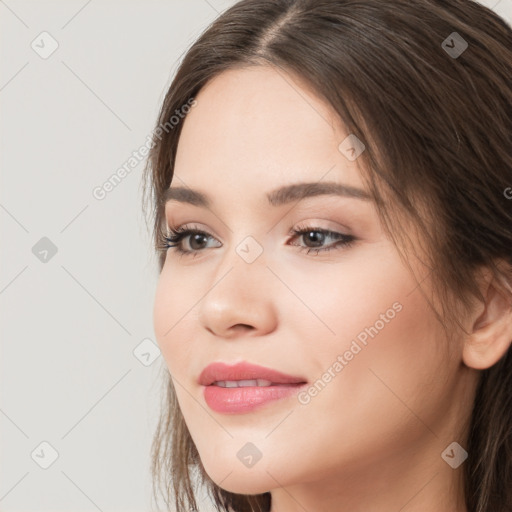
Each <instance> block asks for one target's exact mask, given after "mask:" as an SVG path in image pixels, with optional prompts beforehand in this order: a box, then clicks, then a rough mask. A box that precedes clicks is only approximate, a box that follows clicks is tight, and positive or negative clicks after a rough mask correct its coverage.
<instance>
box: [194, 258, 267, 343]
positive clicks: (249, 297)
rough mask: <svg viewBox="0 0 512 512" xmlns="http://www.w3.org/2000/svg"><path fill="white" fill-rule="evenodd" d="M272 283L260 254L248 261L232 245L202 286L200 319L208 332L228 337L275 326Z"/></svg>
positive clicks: (252, 333)
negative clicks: (212, 274) (211, 275)
mask: <svg viewBox="0 0 512 512" xmlns="http://www.w3.org/2000/svg"><path fill="white" fill-rule="evenodd" d="M275 286H276V279H275V276H274V275H273V274H272V272H270V270H269V269H268V268H267V267H266V264H265V260H264V257H263V254H262V255H261V256H260V257H259V258H258V259H256V260H255V261H253V262H251V263H248V262H246V261H244V259H243V258H242V257H240V255H239V254H238V253H237V252H236V251H235V250H234V249H232V250H230V253H229V254H226V257H225V258H223V260H222V263H221V264H219V266H218V267H217V269H216V272H215V273H214V276H213V277H212V280H211V281H210V282H209V283H208V284H207V285H206V286H205V294H206V295H205V296H204V298H203V300H202V301H201V303H200V305H199V321H200V323H201V325H202V326H203V328H205V329H206V330H208V331H209V332H210V333H212V334H214V335H216V336H219V337H223V338H228V339H232V338H238V337H240V336H247V335H250V336H261V335H264V334H268V333H269V332H272V331H273V330H274V329H275V328H276V320H277V312H276V303H275V298H276V294H275V293H272V289H273V288H275Z"/></svg>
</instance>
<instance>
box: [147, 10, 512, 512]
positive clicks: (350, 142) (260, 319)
mask: <svg viewBox="0 0 512 512" xmlns="http://www.w3.org/2000/svg"><path fill="white" fill-rule="evenodd" d="M145 185H146V191H147V190H148V189H149V190H150V191H151V197H150V199H151V202H152V206H153V208H152V215H153V216H154V217H153V219H154V240H155V247H156V249H157V251H158V254H159V282H158V286H157V290H156V297H155V306H154V326H155V335H156V338H157V341H158V343H159V346H160V348H161V350H162V355H163V358H164V361H165V366H166V368H165V369H166V370H168V372H167V371H166V375H165V379H166V380H165V386H166V389H167V395H166V397H165V403H164V405H163V408H162V415H161V419H160V422H159V425H158V430H157V432H156V433H155V440H154V444H153V464H152V470H153V475H154V482H155V488H156V487H157V486H158V489H159V491H160V492H162V494H163V495H164V498H165V500H166V504H167V505H168V506H170V503H171V501H172V502H173V504H174V507H175V508H176V510H177V511H178V512H185V511H189V510H191V509H193V510H196V509H197V508H198V507H202V506H203V504H202V503H200V500H199V499H198V494H197V489H196V485H197V484H198V483H199V482H203V483H204V484H206V488H207V489H208V490H209V491H210V495H211V496H212V498H213V500H214V502H215V504H216V506H217V509H218V510H221V511H236V512H246V511H267V512H268V511H271V512H295V511H308V512H348V511H350V512H362V511H365V512H369V511H372V512H377V511H378V512H398V511H403V512H506V511H509V512H510V511H511V510H512V354H511V349H510V345H511V342H512V288H511V283H512V30H511V28H510V27H509V26H508V25H507V24H506V23H505V22H504V21H503V20H502V19H501V18H500V17H498V16H497V15H496V14H495V13H493V12H492V11H491V10H489V9H487V8H485V7H483V6H482V5H480V4H477V3H474V2H472V1H468V0H443V1H441V0H395V1H389V2H383V1H380V0H243V1H241V2H239V3H237V4H236V5H235V6H233V7H232V8H231V9H229V10H227V11H226V12H224V13H223V14H222V15H221V16H220V17H219V18H218V19H217V20H216V21H215V22H214V23H213V24H212V25H211V26H210V27H209V28H208V29H207V30H206V31H205V32H204V34H203V35H202V36H201V37H200V38H199V39H198V41H197V42H196V43H195V44H194V45H193V46H192V47H191V48H190V49H189V51H188V52H187V54H186V55H185V57H184V59H183V61H182V63H181V65H180V67H179V69H178V71H177V74H176V76H175V78H174V80H173V82H172V84H171V86H170V88H169V91H168V93H167V95H166V97H165V100H164V102H163V106H162V109H161V113H160V116H159V119H158V123H157V126H156V128H155V131H154V146H153V147H152V149H151V153H150V155H149V160H148V166H147V168H146V174H145ZM155 495H156V492H155Z"/></svg>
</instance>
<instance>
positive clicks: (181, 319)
mask: <svg viewBox="0 0 512 512" xmlns="http://www.w3.org/2000/svg"><path fill="white" fill-rule="evenodd" d="M179 275H180V273H179V271H175V270H174V271H170V269H169V268H166V267H165V266H164V269H163V270H162V272H161V274H160V277H159V279H158V283H157V287H156V292H155V297H154V305H153V326H154V330H155V336H156V340H157V342H158V346H159V348H160V350H161V352H162V356H163V358H164V360H165V362H166V364H167V367H168V369H169V371H170V372H171V373H172V374H173V375H174V374H175V372H176V371H178V372H179V369H181V371H182V372H183V371H184V370H185V369H186V366H183V364H184V363H185V362H186V361H187V360H188V358H189V357H190V354H189V352H190V350H191V348H192V344H191V343H188V342H187V339H188V338H189V337H190V334H189V333H190V329H191V322H194V309H193V308H192V306H193V304H194V303H195V302H197V300H198V299H197V298H196V299H195V300H194V297H193V296H192V295H193V293H192V292H190V290H191V287H190V286H187V284H185V283H183V282H181V281H180V278H179ZM189 284H190V283H189ZM195 295H197V296H198V297H199V296H200V295H198V294H197V293H196V294H195Z"/></svg>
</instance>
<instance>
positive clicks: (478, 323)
mask: <svg viewBox="0 0 512 512" xmlns="http://www.w3.org/2000/svg"><path fill="white" fill-rule="evenodd" d="M484 296H485V297H486V301H485V305H484V309H483V311H482V312H481V313H480V314H478V315H477V316H476V318H475V319H474V320H473V325H472V326H471V331H470V334H469V336H468V337H467V338H466V340H465V342H464V348H463V352H462V359H463V361H464V364H466V366H469V367H470V368H474V369H476V370H485V369H487V368H490V367H491V366H493V365H494V364H495V363H497V362H498V361H499V360H500V359H501V358H502V357H503V356H504V355H505V354H506V352H507V350H509V349H510V346H511V344H512V303H511V299H510V295H507V294H506V292H505V291H502V288H501V287H499V286H496V283H495V281H492V282H491V283H489V285H488V288H487V293H486V294H484ZM481 309H482V308H481V306H480V308H479V311H481Z"/></svg>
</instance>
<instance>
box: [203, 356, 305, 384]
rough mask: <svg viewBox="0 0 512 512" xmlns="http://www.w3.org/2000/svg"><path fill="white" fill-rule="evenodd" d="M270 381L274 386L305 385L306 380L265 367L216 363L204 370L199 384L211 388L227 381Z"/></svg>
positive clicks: (248, 364) (242, 363)
mask: <svg viewBox="0 0 512 512" xmlns="http://www.w3.org/2000/svg"><path fill="white" fill-rule="evenodd" d="M256 379H264V380H269V381H270V382H272V384H297V383H305V382H306V379H304V378H302V377H295V376H293V375H286V374H284V373H282V372H279V371H277V370H274V369H272V368H266V367H265V366H259V365H256V364H252V363H247V362H241V363H236V364H234V365H228V364H226V363H221V362H216V363H211V364H209V365H208V366H206V368H204V369H203V371H202V372H201V374H200V375H199V384H201V385H203V386H209V385H210V384H213V383H214V382H217V381H226V380H231V381H232V380H256Z"/></svg>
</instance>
